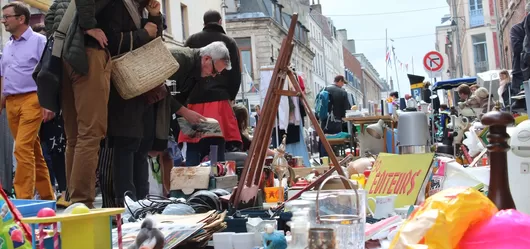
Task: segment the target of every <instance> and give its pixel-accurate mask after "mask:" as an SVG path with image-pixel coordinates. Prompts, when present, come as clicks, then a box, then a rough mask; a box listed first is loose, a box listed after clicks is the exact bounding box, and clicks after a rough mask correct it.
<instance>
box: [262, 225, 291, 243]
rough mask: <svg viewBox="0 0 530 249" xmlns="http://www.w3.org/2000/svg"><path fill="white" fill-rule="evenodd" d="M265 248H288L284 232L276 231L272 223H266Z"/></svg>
mask: <svg viewBox="0 0 530 249" xmlns="http://www.w3.org/2000/svg"><path fill="white" fill-rule="evenodd" d="M262 239H263V249H287V239H285V235H283V233H282V232H278V231H274V227H273V226H272V225H271V224H267V225H265V233H264V234H263V237H262Z"/></svg>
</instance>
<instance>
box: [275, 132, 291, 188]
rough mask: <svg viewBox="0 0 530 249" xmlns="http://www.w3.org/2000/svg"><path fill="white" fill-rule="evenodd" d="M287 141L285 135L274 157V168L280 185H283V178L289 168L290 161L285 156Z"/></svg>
mask: <svg viewBox="0 0 530 249" xmlns="http://www.w3.org/2000/svg"><path fill="white" fill-rule="evenodd" d="M286 142H287V136H286V135H283V139H282V143H281V144H280V146H278V149H277V153H276V155H274V158H273V159H272V168H273V170H274V173H275V174H276V176H277V177H278V181H279V182H280V185H279V187H280V188H281V187H282V182H283V178H284V177H285V175H286V173H287V171H288V170H289V162H288V161H287V159H286V158H285V146H286V145H285V144H286Z"/></svg>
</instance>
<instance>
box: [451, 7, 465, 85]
mask: <svg viewBox="0 0 530 249" xmlns="http://www.w3.org/2000/svg"><path fill="white" fill-rule="evenodd" d="M451 3H452V6H451V7H453V11H452V12H453V15H452V19H453V20H452V21H451V28H452V29H453V31H454V32H455V36H456V58H457V61H458V77H459V78H461V77H462V76H463V75H464V68H463V65H462V48H461V44H460V27H459V25H458V8H457V0H452V1H451Z"/></svg>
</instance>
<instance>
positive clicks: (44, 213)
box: [37, 208, 59, 249]
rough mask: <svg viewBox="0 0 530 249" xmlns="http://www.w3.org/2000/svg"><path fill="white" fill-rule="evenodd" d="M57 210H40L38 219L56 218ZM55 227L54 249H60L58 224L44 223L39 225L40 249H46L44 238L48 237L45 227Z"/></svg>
mask: <svg viewBox="0 0 530 249" xmlns="http://www.w3.org/2000/svg"><path fill="white" fill-rule="evenodd" d="M55 215H56V214H55V210H53V209H51V208H43V209H41V210H39V212H38V213H37V217H39V218H49V217H54V216H55ZM49 225H53V245H54V249H59V233H58V232H57V223H53V224H51V223H46V224H45V223H42V224H39V248H40V249H44V238H45V237H46V234H47V233H46V232H45V231H44V227H45V226H49Z"/></svg>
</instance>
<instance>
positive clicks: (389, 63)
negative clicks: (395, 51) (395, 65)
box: [385, 47, 392, 67]
mask: <svg viewBox="0 0 530 249" xmlns="http://www.w3.org/2000/svg"><path fill="white" fill-rule="evenodd" d="M385 61H386V64H387V65H390V67H392V63H391V62H392V60H391V59H390V49H389V48H388V47H386V58H385Z"/></svg>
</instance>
